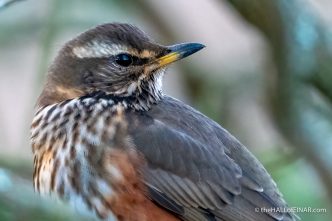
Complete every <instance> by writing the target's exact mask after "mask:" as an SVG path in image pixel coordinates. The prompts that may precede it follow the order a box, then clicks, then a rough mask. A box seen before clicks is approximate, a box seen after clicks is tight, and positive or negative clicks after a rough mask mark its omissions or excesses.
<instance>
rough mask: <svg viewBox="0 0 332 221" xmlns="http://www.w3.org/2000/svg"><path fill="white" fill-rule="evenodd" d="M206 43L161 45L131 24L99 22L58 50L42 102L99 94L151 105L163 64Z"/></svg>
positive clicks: (178, 58)
mask: <svg viewBox="0 0 332 221" xmlns="http://www.w3.org/2000/svg"><path fill="white" fill-rule="evenodd" d="M203 47H204V46H203V45H202V44H198V43H184V44H178V45H173V46H162V45H160V44H157V43H155V42H154V41H153V40H152V39H151V38H150V37H148V36H147V35H146V34H145V33H144V32H143V31H141V30H140V29H138V28H137V27H135V26H133V25H129V24H120V23H110V24H104V25H100V26H97V27H95V28H93V29H90V30H88V31H86V32H84V33H82V34H81V35H79V36H78V37H76V38H74V39H73V40H71V41H69V42H68V43H67V44H65V46H64V47H63V48H62V49H61V50H60V52H59V54H58V56H57V57H56V59H55V61H54V63H53V64H52V65H51V67H50V69H49V74H48V79H47V83H46V85H45V87H44V90H43V93H42V95H41V97H40V99H39V103H38V105H39V106H45V105H49V104H53V103H58V102H61V101H64V100H67V99H73V98H77V97H81V96H87V95H89V94H93V93H98V92H102V93H104V94H106V95H108V96H113V97H116V98H121V99H127V98H128V99H131V101H132V102H138V103H142V104H143V105H144V104H149V103H153V102H155V101H157V100H158V99H160V96H161V80H162V79H161V78H162V75H163V73H164V71H165V67H166V66H167V65H168V64H170V63H173V62H175V61H177V60H180V59H182V58H184V57H187V56H189V55H191V54H193V53H195V52H197V51H198V50H200V49H202V48H203ZM143 109H144V107H143Z"/></svg>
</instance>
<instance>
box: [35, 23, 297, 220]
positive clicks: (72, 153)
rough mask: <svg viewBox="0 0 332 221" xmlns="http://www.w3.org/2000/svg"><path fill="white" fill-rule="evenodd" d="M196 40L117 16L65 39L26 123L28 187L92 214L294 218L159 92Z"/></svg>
mask: <svg viewBox="0 0 332 221" xmlns="http://www.w3.org/2000/svg"><path fill="white" fill-rule="evenodd" d="M202 48H204V46H203V45H202V44H198V43H184V44H177V45H173V46H163V45H160V44H157V43H155V42H154V41H153V40H151V38H149V37H148V36H147V35H146V34H145V33H144V32H143V31H141V30H140V29H138V28H136V27H135V26H132V25H129V24H120V23H111V24H104V25H100V26H98V27H95V28H93V29H91V30H88V31H86V32H84V33H83V34H81V35H79V36H78V37H76V38H74V39H73V40H71V41H69V42H68V43H67V44H65V46H64V47H63V48H62V49H61V50H60V52H59V54H58V56H57V57H56V59H55V61H54V63H53V64H52V65H51V67H50V68H49V71H48V77H47V83H46V84H45V87H44V89H43V91H42V93H41V95H40V98H39V100H38V103H37V110H36V113H35V116H34V119H33V122H32V125H31V143H32V149H33V154H34V176H33V181H34V187H35V189H36V190H37V191H39V192H41V193H46V194H49V193H55V194H56V195H58V196H60V197H61V198H62V199H64V200H66V201H68V202H70V203H71V204H73V205H74V206H75V207H76V208H78V209H80V210H83V211H90V212H91V214H93V215H94V216H96V217H98V219H107V220H119V221H120V220H126V221H154V220H161V221H165V220H188V221H201V220H204V221H205V220H206V221H207V220H209V221H217V220H218V221H220V220H223V221H238V220H248V221H269V220H271V221H272V220H284V221H286V220H295V216H294V215H293V214H292V213H291V212H289V210H288V209H287V208H288V207H287V205H286V203H285V201H284V200H283V198H282V195H281V194H280V192H279V191H278V189H277V187H276V184H275V182H274V181H273V180H272V178H271V177H270V175H269V174H268V173H267V172H266V170H265V169H264V167H263V166H262V165H261V164H260V163H259V162H258V160H257V159H256V158H255V157H254V156H253V155H252V154H251V153H250V152H249V151H248V150H247V149H246V148H245V147H244V146H243V145H242V144H241V143H240V142H239V141H238V140H237V139H236V138H235V137H233V136H232V135H231V134H230V133H228V132H227V131H226V130H225V129H223V128H222V127H221V126H220V125H218V124H217V123H216V122H214V121H213V120H211V119H209V118H208V117H206V116H204V115H203V114H202V113H200V112H198V111H197V110H195V109H193V108H192V107H190V106H188V105H186V104H184V103H182V102H181V101H179V100H176V99H174V98H172V97H169V96H167V95H164V94H163V93H162V77H163V74H164V72H165V68H166V66H167V65H169V64H171V63H172V62H175V61H177V60H180V59H182V58H184V57H187V56H189V55H191V54H193V53H195V52H197V51H199V50H201V49H202Z"/></svg>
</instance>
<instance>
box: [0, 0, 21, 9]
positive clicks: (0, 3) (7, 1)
mask: <svg viewBox="0 0 332 221" xmlns="http://www.w3.org/2000/svg"><path fill="white" fill-rule="evenodd" d="M22 1H24V0H0V10H2V9H4V8H7V7H9V6H10V5H12V4H14V3H18V2H22Z"/></svg>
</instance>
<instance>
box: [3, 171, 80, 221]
mask: <svg viewBox="0 0 332 221" xmlns="http://www.w3.org/2000/svg"><path fill="white" fill-rule="evenodd" d="M0 220H3V221H4V220H8V221H9V220H11V221H20V220H34V221H44V220H50V221H56V220H68V221H74V220H82V221H84V220H87V219H84V218H83V217H80V216H79V215H78V214H77V213H75V212H74V211H73V210H72V209H71V207H68V206H67V205H66V204H65V203H61V202H59V201H54V200H51V199H50V198H42V197H39V196H38V194H36V193H35V192H34V190H33V188H32V185H31V181H27V180H25V179H22V178H20V177H18V176H16V175H15V174H13V173H12V172H11V171H9V170H7V169H3V168H1V167H0Z"/></svg>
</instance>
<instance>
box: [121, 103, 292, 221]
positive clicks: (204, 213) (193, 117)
mask: <svg viewBox="0 0 332 221" xmlns="http://www.w3.org/2000/svg"><path fill="white" fill-rule="evenodd" d="M128 119H129V122H130V125H131V127H130V128H131V129H130V134H131V136H132V138H133V142H134V144H135V145H136V148H137V149H138V151H140V152H141V153H142V154H143V155H144V157H145V160H146V161H147V163H148V164H147V167H146V168H145V179H146V180H145V182H146V183H147V184H148V185H150V186H151V187H153V188H155V189H156V190H158V191H160V192H161V193H162V194H163V196H165V197H167V198H168V199H169V201H170V202H172V201H173V203H174V205H177V206H181V207H182V208H183V212H182V214H179V216H182V217H183V219H185V220H193V217H191V216H192V215H190V214H201V215H200V216H201V217H200V218H199V219H198V220H225V221H232V220H239V219H240V220H244V217H246V218H245V220H256V221H257V220H292V219H293V218H292V216H291V215H290V214H286V213H281V212H269V213H257V212H255V208H281V207H287V205H286V204H285V202H284V200H283V199H282V196H281V194H280V193H279V191H278V190H277V188H276V185H275V183H274V182H273V180H272V179H271V177H270V176H269V174H268V173H267V172H266V170H265V169H264V167H263V166H262V165H261V164H260V163H259V162H258V161H257V160H256V159H255V158H254V157H253V155H252V154H250V153H249V152H248V151H247V150H246V148H245V147H244V146H243V145H242V144H240V143H239V142H238V141H237V140H236V139H235V138H234V137H233V136H231V135H230V134H229V133H228V132H227V131H225V130H224V129H223V128H221V127H220V126H219V125H218V124H216V123H215V122H213V121H212V120H210V119H208V118H207V117H205V116H204V115H202V114H200V113H198V112H197V111H195V110H193V109H192V108H190V107H188V106H186V105H184V104H182V103H181V102H179V101H176V100H174V99H172V98H168V97H166V98H165V99H164V101H163V102H162V103H159V104H158V105H156V106H155V107H153V108H152V110H150V111H149V112H147V113H142V114H139V115H137V114H132V113H128ZM152 199H153V200H155V201H157V203H158V197H156V198H153V196H152ZM159 203H160V202H159ZM160 204H162V203H160Z"/></svg>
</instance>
